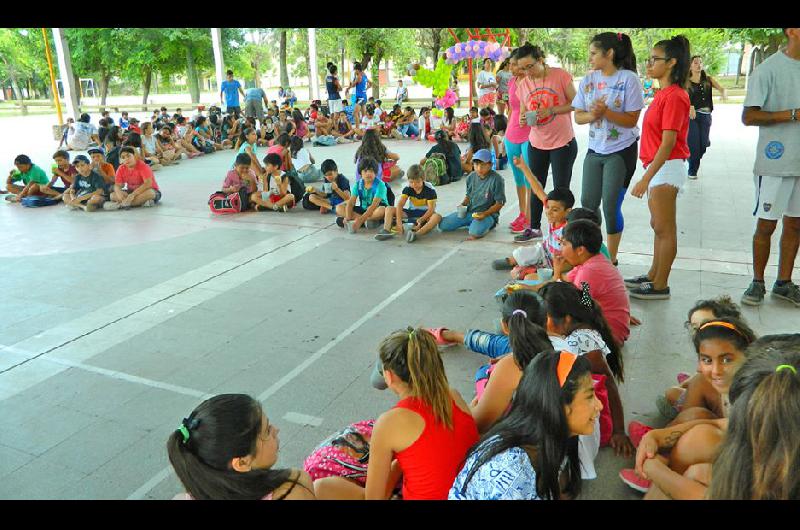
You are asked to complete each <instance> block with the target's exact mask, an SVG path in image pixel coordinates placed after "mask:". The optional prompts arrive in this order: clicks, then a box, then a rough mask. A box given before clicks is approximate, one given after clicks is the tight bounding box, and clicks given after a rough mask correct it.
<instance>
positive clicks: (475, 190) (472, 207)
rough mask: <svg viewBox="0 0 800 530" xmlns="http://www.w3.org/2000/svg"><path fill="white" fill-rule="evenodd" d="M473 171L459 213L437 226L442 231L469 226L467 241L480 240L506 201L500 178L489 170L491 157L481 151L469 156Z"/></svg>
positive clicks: (492, 226)
mask: <svg viewBox="0 0 800 530" xmlns="http://www.w3.org/2000/svg"><path fill="white" fill-rule="evenodd" d="M472 158H473V160H472V162H473V167H474V168H475V170H474V171H473V172H472V173H470V174H469V176H467V195H466V197H464V200H463V201H461V204H460V205H459V211H456V212H453V213H451V214H450V215H448V216H446V217H444V218H443V219H442V221H441V223H439V228H440V229H441V230H442V232H450V231H453V230H457V229H459V228H465V227H469V238H468V239H471V240H473V239H479V238H481V237H483V236H485V235H486V234H488V233H489V230H491V229H493V228H494V227H495V226H497V220H498V219H499V218H500V210H501V209H502V208H503V205H504V204H505V202H506V192H505V183H504V181H503V177H501V176H500V174H499V173H497V172H496V171H492V154H491V153H490V152H489V150H488V149H481V150H480V151H478V152H477V153H475V156H473V157H472Z"/></svg>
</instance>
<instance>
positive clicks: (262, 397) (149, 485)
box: [127, 245, 460, 500]
mask: <svg viewBox="0 0 800 530" xmlns="http://www.w3.org/2000/svg"><path fill="white" fill-rule="evenodd" d="M459 248H460V245H459V246H456V247H453V248H452V249H450V251H449V252H447V253H445V254H444V255H443V256H442V257H440V258H439V259H438V260H436V261H435V262H434V263H432V264H431V265H430V266H429V267H428V268H426V269H425V270H423V271H422V272H421V273H420V274H418V275H417V276H415V277H414V279H412V280H411V281H409V282H408V283H406V284H405V285H403V286H402V287H400V288H399V289H398V290H397V291H395V292H394V293H392V294H391V295H389V296H388V297H387V298H386V299H384V300H383V301H382V302H380V303H379V304H378V305H376V306H375V307H373V308H372V309H370V310H369V311H368V312H367V313H366V314H365V315H364V316H362V317H361V318H359V319H358V320H356V321H355V322H354V323H353V324H351V325H350V327H348V328H347V329H346V330H344V331H342V332H341V333H340V334H339V335H337V336H336V338H335V339H333V340H332V341H330V342H329V343H327V344H325V345H324V346H323V347H322V348H320V349H319V350H317V351H316V352H314V353H313V354H312V355H311V356H310V357H308V358H307V359H306V360H305V361H303V362H302V363H300V364H299V365H297V366H296V367H295V368H294V369H293V370H291V371H290V372H289V373H287V374H286V375H284V376H283V377H282V378H280V380H278V381H277V382H275V383H274V384H273V385H272V386H270V387H269V388H267V389H266V390H265V391H264V392H262V393H261V394H259V396H258V397H257V398H256V399H258V400H259V401H260V402H262V403H263V402H264V401H266V400H267V399H269V398H270V397H271V396H272V395H274V394H275V393H276V392H277V391H278V390H280V389H281V388H283V387H284V386H286V385H287V384H289V383H290V382H291V381H292V380H293V379H294V378H296V377H297V376H298V375H300V374H302V373H303V372H304V371H305V370H306V369H307V368H308V367H309V366H311V365H312V364H314V363H315V362H317V361H318V360H320V359H321V358H322V356H323V355H325V354H326V353H328V352H329V351H331V350H332V349H333V348H334V347H336V345H337V344H339V343H340V342H342V341H343V340H344V339H345V338H347V337H348V336H349V335H351V334H352V333H353V332H355V331H356V330H357V329H358V328H360V327H361V326H362V325H364V323H365V322H367V321H368V320H370V319H371V318H373V317H374V316H375V315H376V314H378V313H379V312H380V311H382V310H383V309H384V308H385V307H386V306H388V305H389V304H391V303H392V302H394V301H395V300H397V298H399V297H400V296H402V295H403V294H404V293H405V292H406V291H408V290H409V289H411V288H412V287H413V286H414V285H416V284H417V283H418V282H419V281H420V280H422V279H423V278H425V277H426V276H427V275H428V274H430V273H431V271H433V270H435V269H436V268H438V267H439V266H440V265H441V264H442V263H444V262H445V261H447V260H448V259H450V258H451V257H452V256H453V254H455V253H456V252H458V250H459ZM289 414H292V413H289ZM170 472H171V468H170V467H166V468H164V469H162V470H161V471H159V472H158V473H156V475H155V476H154V477H153V478H151V479H150V480H148V481H147V482H145V483H144V484H143V485H142V486H141V487H140V488H138V489H137V490H136V491H134V492H133V493H131V494H130V495H129V496H128V498H127V500H139V499H143V498H144V496H145V495H147V494H148V493H149V492H150V491H151V490H152V489H153V488H155V487H156V486H158V485H159V484H160V483H161V482H162V481H163V480H164V479H166V478H167V477H168V476H169V474H170Z"/></svg>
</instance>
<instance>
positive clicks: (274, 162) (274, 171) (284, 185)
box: [250, 153, 295, 213]
mask: <svg viewBox="0 0 800 530" xmlns="http://www.w3.org/2000/svg"><path fill="white" fill-rule="evenodd" d="M261 189H262V190H263V191H262V192H261V193H259V192H257V191H256V192H255V193H253V194H252V195H251V196H250V200H251V201H252V202H254V203H256V206H255V210H256V211H257V212H266V211H269V210H273V211H276V212H284V213H286V212H288V211H289V209H290V208H292V207H293V206H294V203H295V199H294V195H292V194H291V193H289V176H288V175H287V174H286V173H284V172H283V171H281V157H280V156H278V155H277V154H276V153H269V154H268V155H267V156H265V157H264V174H263V175H262V176H261Z"/></svg>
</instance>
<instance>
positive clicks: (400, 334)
mask: <svg viewBox="0 0 800 530" xmlns="http://www.w3.org/2000/svg"><path fill="white" fill-rule="evenodd" d="M379 352H380V353H379V363H380V365H381V368H382V372H383V377H384V381H385V383H386V387H388V388H390V389H391V390H392V391H393V392H394V393H395V394H397V395H398V397H399V398H400V401H399V402H398V403H397V405H395V406H394V407H393V408H392V409H391V410H389V411H388V412H385V413H384V414H382V415H381V416H380V417H379V418H378V421H377V422H375V427H374V429H373V431H372V438H371V440H370V459H369V466H368V468H367V485H366V488H362V487H360V486H358V485H357V484H355V483H353V482H350V481H348V480H347V479H344V478H339V477H327V478H323V479H319V480H316V481H315V482H314V490H315V492H316V495H317V498H319V499H349V500H355V499H377V500H385V499H388V498H390V496H391V495H392V492H393V490H394V489H395V486H396V485H397V483H398V481H399V480H400V477H401V475H402V480H403V482H402V485H403V499H404V500H445V499H447V493H448V491H449V490H450V487H451V486H452V484H453V481H454V480H455V477H456V475H457V474H458V471H459V470H460V468H461V465H462V464H463V462H464V457H465V456H466V454H467V451H468V450H469V448H470V447H471V446H472V445H474V444H475V443H476V442H477V441H478V429H477V427H476V426H475V421H474V420H473V419H472V416H471V415H470V412H469V407H468V406H467V404H466V403H465V402H464V400H463V399H462V397H461V396H460V395H459V393H458V392H457V391H455V390H453V389H452V388H450V385H449V383H448V382H447V376H446V375H445V372H444V364H443V363H442V359H441V356H440V355H439V350H438V349H437V346H436V340H435V339H434V338H433V335H431V334H430V333H429V332H428V331H426V330H424V329H422V328H418V329H412V328H410V327H409V328H408V329H406V330H403V331H397V332H395V333H392V334H391V335H389V336H388V337H386V338H385V339H384V340H383V342H382V343H381V345H380V347H379Z"/></svg>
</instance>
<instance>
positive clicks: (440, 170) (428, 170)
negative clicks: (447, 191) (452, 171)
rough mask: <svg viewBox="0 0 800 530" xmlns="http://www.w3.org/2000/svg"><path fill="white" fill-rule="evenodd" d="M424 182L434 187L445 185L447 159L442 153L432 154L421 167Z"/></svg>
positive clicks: (446, 179) (446, 180)
mask: <svg viewBox="0 0 800 530" xmlns="http://www.w3.org/2000/svg"><path fill="white" fill-rule="evenodd" d="M422 171H423V172H424V174H425V180H426V181H427V182H430V183H431V184H433V185H434V186H439V185H440V184H446V183H447V182H448V181H449V179H448V178H447V158H445V156H444V155H443V154H442V153H433V154H432V155H431V156H430V157H429V158H428V159H427V160H426V161H425V165H424V166H422Z"/></svg>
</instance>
